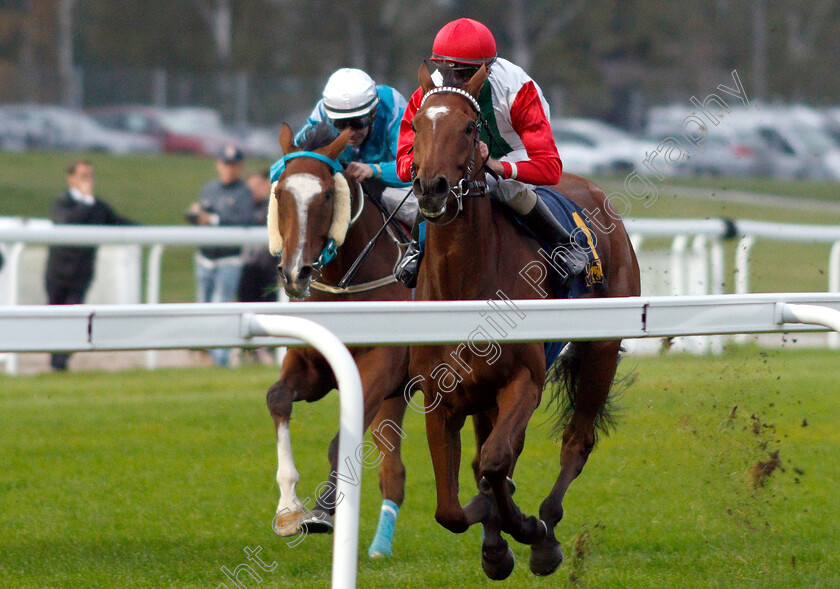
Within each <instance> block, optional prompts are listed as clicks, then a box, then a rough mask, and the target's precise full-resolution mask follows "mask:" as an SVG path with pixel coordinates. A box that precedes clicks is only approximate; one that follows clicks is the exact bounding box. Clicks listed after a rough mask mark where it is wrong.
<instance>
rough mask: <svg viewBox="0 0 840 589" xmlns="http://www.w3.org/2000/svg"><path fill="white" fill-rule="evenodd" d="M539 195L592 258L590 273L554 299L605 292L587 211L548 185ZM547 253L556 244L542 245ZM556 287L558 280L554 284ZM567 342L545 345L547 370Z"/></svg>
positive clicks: (547, 343)
mask: <svg viewBox="0 0 840 589" xmlns="http://www.w3.org/2000/svg"><path fill="white" fill-rule="evenodd" d="M534 190H535V192H536V193H537V196H538V197H539V198H540V199H541V200H542V201H543V202H544V203H545V204H546V206H548V208H549V210H551V212H552V214H553V215H554V218H556V219H557V220H558V221H559V222H560V224H562V225H563V226H564V227H565V228H566V230H567V231H569V233H571V234H572V237H573V238H574V239H575V241H576V242H577V243H578V244H579V245H580V246H581V248H582V249H583V250H585V251H586V252H587V254H588V256H589V263H588V264H587V266H586V270H584V271H583V272H582V273H580V274H578V275H577V276H576V277H575V278H574V280H572V283H571V284H570V285H569V287H568V288H567V289H563V288H560V287H559V285H557V286H556V287H555V292H554V298H557V299H567V298H568V299H576V298H579V297H581V296H582V295H585V294H589V293H591V292H592V291H593V290H600V289H603V288H604V286H605V281H604V273H603V268H602V265H601V259H600V256H599V255H598V251H597V247H593V246H595V238H594V237H593V236H592V235H593V232H592V224H591V223H590V221H589V218H588V217H587V215H586V213H584V212H583V209H581V208H580V207H579V206H577V205H576V204H575V203H573V202H572V201H571V200H569V198H568V197H567V196H565V195H563V194H561V193H559V192H557V191H556V190H553V189H551V188H548V187H545V186H537V187H536V188H535V189H534ZM540 245H541V246H542V248H543V250H544V251H546V252H550V251H551V247H552V246H553V244H549V243H545V242H541V243H540ZM552 284H556V281H552ZM565 345H566V342H546V343H545V366H546V369H548V368H550V367H551V365H552V364H554V362H555V360H557V357H558V356H559V355H560V351H561V350H562V349H563V346H565Z"/></svg>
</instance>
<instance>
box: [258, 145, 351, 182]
mask: <svg viewBox="0 0 840 589" xmlns="http://www.w3.org/2000/svg"><path fill="white" fill-rule="evenodd" d="M296 157H311V158H312V159H316V160H320V161H322V162H324V163H325V164H327V165H328V166H329V167H330V168H331V169H332V171H333V173H334V174H340V173H341V172H343V171H344V168H343V167H342V166H341V162H339V161H338V160H334V159H332V158H328V157H327V156H325V155H322V154H320V153H315V152H314V151H296V152H294V153H290V154H287V155H284V156H283V157H281V158H280V159H279V160H277V161H276V162H274V163H273V164H272V165H271V172H270V175H269V178H270V179H271V181H272V182H276V181H277V179H278V178H279V177H280V174H282V173H283V170H285V169H286V162H287V161H289V160H292V159H295V158H296Z"/></svg>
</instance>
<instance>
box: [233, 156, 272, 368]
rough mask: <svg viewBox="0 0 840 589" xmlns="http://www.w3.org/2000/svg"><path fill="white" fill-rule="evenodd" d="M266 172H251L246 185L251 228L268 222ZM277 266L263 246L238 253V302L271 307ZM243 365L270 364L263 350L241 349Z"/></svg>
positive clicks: (267, 171) (266, 353) (268, 194)
mask: <svg viewBox="0 0 840 589" xmlns="http://www.w3.org/2000/svg"><path fill="white" fill-rule="evenodd" d="M269 174H270V171H269V170H267V169H266V170H263V171H262V172H253V173H251V174H250V175H249V176H248V180H247V181H246V182H247V184H248V188H250V189H251V195H252V196H253V198H254V218H253V224H254V225H256V226H259V227H265V224H266V222H267V221H268V200H269V198H270V197H271V181H270V180H269ZM277 263H278V260H277V258H275V257H274V256H272V255H271V252H270V251H268V248H267V247H266V246H260V245H249V246H246V247H245V248H243V250H242V264H243V265H242V280H240V281H239V300H240V301H242V302H243V303H272V302H276V301H277V281H278V274H277ZM240 358H242V360H243V361H246V362H248V361H250V362H255V363H261V364H270V363H271V362H272V358H271V354H270V353H269V351H268V350H266V349H264V348H244V349H243V350H242V355H241V356H240Z"/></svg>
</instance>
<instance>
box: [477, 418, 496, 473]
mask: <svg viewBox="0 0 840 589" xmlns="http://www.w3.org/2000/svg"><path fill="white" fill-rule="evenodd" d="M496 413H497V412H496V411H494V412H493V415H492V416H491V414H490V412H489V411H485V412H482V413H476V414H475V415H473V431H474V432H475V457H473V459H472V469H473V476H474V477H475V484H476V485H479V484H480V483H481V447H482V446H484V442H486V441H487V438H489V437H490V432H492V431H493V418H494V417H495V416H496Z"/></svg>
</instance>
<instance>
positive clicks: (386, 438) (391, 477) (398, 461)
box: [368, 391, 407, 558]
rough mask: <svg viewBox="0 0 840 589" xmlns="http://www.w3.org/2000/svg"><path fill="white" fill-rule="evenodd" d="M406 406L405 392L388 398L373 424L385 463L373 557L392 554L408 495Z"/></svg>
mask: <svg viewBox="0 0 840 589" xmlns="http://www.w3.org/2000/svg"><path fill="white" fill-rule="evenodd" d="M400 392H401V391H400ZM406 406H407V404H406V400H405V397H404V396H403V395H402V394H399V395H397V396H396V397H392V398H390V399H387V400H386V401H385V402H384V403H382V408H381V409H379V413H377V414H376V417H375V418H374V420H373V423H371V425H370V431H371V434H372V437H373V440H374V442H375V443H376V446H377V448H378V449H379V452H380V454H379V455H380V456H381V457H382V463H381V464H380V465H379V490H380V491H381V492H382V508H381V510H380V512H379V524H378V525H377V527H376V535H374V537H373V541H372V542H371V544H370V548H368V555H370V557H371V558H376V557H381V556H391V544H392V541H393V538H394V528H395V526H396V523H397V514H398V513H399V509H400V506H401V505H402V502H403V499H404V498H405V465H404V464H403V461H402V456H401V454H400V449H401V446H402V438H403V437H405V433H404V432H403V430H402V423H403V416H405V409H406Z"/></svg>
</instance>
